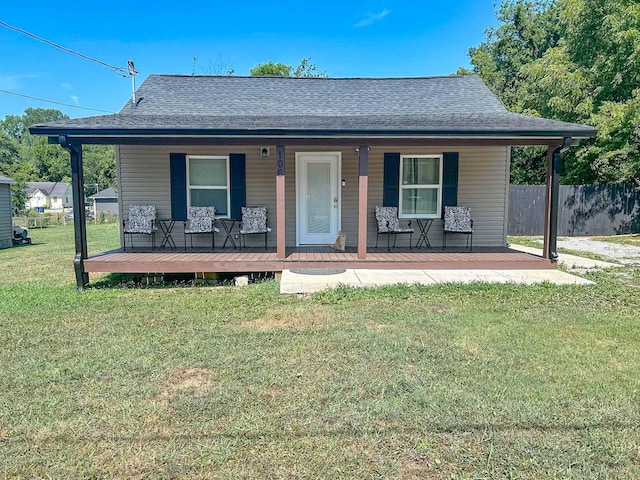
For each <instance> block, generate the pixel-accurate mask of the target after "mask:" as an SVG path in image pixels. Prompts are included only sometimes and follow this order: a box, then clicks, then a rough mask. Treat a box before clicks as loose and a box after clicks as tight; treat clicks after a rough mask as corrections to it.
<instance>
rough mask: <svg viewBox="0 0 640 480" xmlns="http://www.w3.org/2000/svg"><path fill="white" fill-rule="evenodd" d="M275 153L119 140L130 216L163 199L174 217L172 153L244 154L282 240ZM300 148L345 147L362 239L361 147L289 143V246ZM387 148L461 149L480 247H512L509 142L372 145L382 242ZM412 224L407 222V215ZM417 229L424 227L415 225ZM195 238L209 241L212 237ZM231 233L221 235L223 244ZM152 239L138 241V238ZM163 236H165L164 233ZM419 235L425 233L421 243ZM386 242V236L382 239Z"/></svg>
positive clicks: (371, 222) (438, 228)
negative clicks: (264, 154) (135, 209)
mask: <svg viewBox="0 0 640 480" xmlns="http://www.w3.org/2000/svg"><path fill="white" fill-rule="evenodd" d="M265 146H268V147H269V149H270V155H269V157H267V158H262V157H261V156H260V150H261V146H231V147H229V146H211V147H207V146H202V147H189V146H119V147H118V150H117V156H118V168H119V179H120V180H119V181H120V185H119V187H120V189H119V192H121V199H122V201H121V208H122V211H123V212H124V214H125V216H126V212H128V209H129V205H130V204H155V205H156V208H157V210H158V216H159V217H160V218H169V217H170V216H171V199H170V179H169V155H170V153H186V154H188V155H229V154H230V153H244V154H245V155H246V162H247V169H246V170H247V178H246V187H247V204H248V205H264V206H266V207H267V211H268V215H269V226H270V227H271V228H272V230H273V231H272V233H271V234H269V236H268V239H269V244H270V245H271V246H275V243H276V233H275V226H276V204H275V203H276V202H275V198H276V193H275V146H273V145H265ZM296 152H340V153H341V156H342V173H341V176H340V179H341V180H344V181H345V182H346V185H345V186H344V187H340V190H341V207H342V210H341V216H342V225H341V229H342V230H343V231H344V232H345V233H346V235H347V245H349V246H356V245H357V233H358V153H357V152H356V151H355V148H354V147H352V146H349V147H348V146H343V147H336V146H333V147H326V146H322V147H320V146H318V147H312V146H311V147H294V146H286V147H285V174H286V218H285V220H286V228H287V233H286V244H287V246H295V244H296V185H295V178H296V175H295V154H296ZM385 152H397V153H400V154H403V155H409V154H416V155H417V154H441V153H443V152H459V177H458V205H467V206H469V207H471V212H472V216H473V219H474V231H475V233H474V241H473V243H474V246H504V245H505V244H506V236H505V223H506V198H505V197H506V195H507V192H508V182H509V174H508V148H507V147H453V146H442V147H414V148H412V147H402V148H394V147H372V148H371V150H370V151H369V190H368V195H367V197H368V203H369V212H368V216H367V220H368V221H367V223H368V242H367V243H368V245H369V246H373V245H375V242H376V223H375V216H374V213H373V212H374V207H375V206H376V205H382V184H383V182H382V180H383V163H384V153H385ZM402 223H403V224H406V221H405V220H402ZM413 226H414V228H416V231H417V225H416V224H415V222H414V223H413ZM173 236H174V239H175V241H176V243H177V244H178V245H179V246H181V245H182V244H183V243H182V242H183V240H182V223H181V222H177V223H176V226H175V228H174V231H173ZM200 237H202V238H200V239H194V240H195V241H196V242H198V244H200V245H206V244H207V242H208V240H207V239H206V238H205V237H204V236H200ZM222 239H223V237H222V236H221V235H219V236H217V237H216V245H218V244H221V242H222ZM429 239H430V241H431V244H432V246H433V247H434V248H439V247H440V246H441V245H442V221H441V220H439V219H438V220H434V222H433V225H432V227H431V230H430V231H429ZM145 240H146V239H143V238H142V239H140V240H138V239H136V244H140V243H139V242H140V241H145ZM465 240H466V239H465V237H464V236H463V235H456V236H451V237H450V238H448V240H447V244H448V245H463V244H464V242H465ZM157 241H158V243H159V242H160V237H159V238H158V239H157ZM397 241H398V243H397V244H398V245H405V246H406V245H408V241H409V238H408V236H405V235H401V236H399V237H398V239H397ZM416 241H417V233H416V235H414V237H413V242H414V244H415V242H416ZM381 242H385V243H386V238H381ZM252 244H255V245H260V244H261V239H257V238H253V239H251V238H250V239H249V242H248V245H252Z"/></svg>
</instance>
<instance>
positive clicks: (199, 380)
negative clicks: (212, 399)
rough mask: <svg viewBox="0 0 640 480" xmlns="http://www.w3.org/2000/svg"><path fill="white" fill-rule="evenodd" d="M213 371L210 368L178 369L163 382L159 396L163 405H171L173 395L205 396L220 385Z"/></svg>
mask: <svg viewBox="0 0 640 480" xmlns="http://www.w3.org/2000/svg"><path fill="white" fill-rule="evenodd" d="M212 376H213V370H211V369H208V368H178V369H175V370H173V371H172V372H171V374H170V375H169V377H168V378H167V379H166V380H165V381H164V382H163V385H162V390H161V392H160V394H159V395H158V397H159V400H160V402H161V403H162V404H164V405H166V404H168V403H169V399H170V398H171V396H172V395H174V394H176V393H178V392H187V391H188V392H193V393H196V394H203V393H205V392H207V391H209V390H211V389H212V388H215V387H216V386H217V385H218V382H216V381H215V380H214V379H213V378H212Z"/></svg>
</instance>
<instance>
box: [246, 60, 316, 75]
mask: <svg viewBox="0 0 640 480" xmlns="http://www.w3.org/2000/svg"><path fill="white" fill-rule="evenodd" d="M310 60H311V58H303V59H302V60H300V63H299V64H298V66H297V67H296V68H293V67H292V66H291V65H285V64H284V63H275V62H272V61H270V62H268V63H258V64H256V66H255V67H253V68H251V69H250V70H249V74H250V75H251V76H252V77H326V76H327V74H326V73H325V72H323V71H319V70H318V69H317V67H316V66H315V64H313V63H310Z"/></svg>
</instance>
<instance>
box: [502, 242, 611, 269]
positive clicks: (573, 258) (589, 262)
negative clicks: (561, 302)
mask: <svg viewBox="0 0 640 480" xmlns="http://www.w3.org/2000/svg"><path fill="white" fill-rule="evenodd" d="M509 248H511V249H512V250H518V251H520V252H525V253H531V254H532V255H538V256H540V257H541V256H542V249H541V248H533V247H525V246H523V245H509ZM558 263H559V264H560V265H562V266H564V267H566V268H568V269H569V270H576V271H581V272H584V271H588V270H594V269H599V268H615V267H619V266H620V265H619V264H617V263H610V262H603V261H601V260H593V259H592V258H585V257H578V256H577V255H569V254H568V253H559V254H558Z"/></svg>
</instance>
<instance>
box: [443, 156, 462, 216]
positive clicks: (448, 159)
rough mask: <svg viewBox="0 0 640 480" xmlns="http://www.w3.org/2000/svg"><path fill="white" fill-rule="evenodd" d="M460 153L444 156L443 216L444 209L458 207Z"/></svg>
mask: <svg viewBox="0 0 640 480" xmlns="http://www.w3.org/2000/svg"><path fill="white" fill-rule="evenodd" d="M458 158H459V154H458V152H444V153H443V154H442V163H443V166H442V215H444V207H457V206H458Z"/></svg>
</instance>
